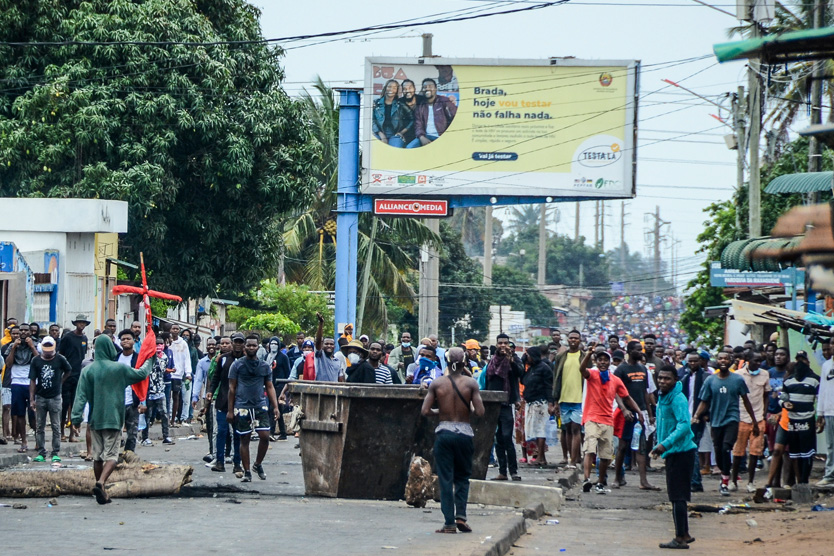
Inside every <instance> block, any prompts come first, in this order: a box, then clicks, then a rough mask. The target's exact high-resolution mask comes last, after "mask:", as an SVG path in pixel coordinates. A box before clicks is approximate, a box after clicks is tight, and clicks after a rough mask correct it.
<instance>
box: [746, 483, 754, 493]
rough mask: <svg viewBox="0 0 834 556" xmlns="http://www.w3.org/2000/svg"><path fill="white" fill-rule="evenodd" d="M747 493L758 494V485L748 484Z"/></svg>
mask: <svg viewBox="0 0 834 556" xmlns="http://www.w3.org/2000/svg"><path fill="white" fill-rule="evenodd" d="M747 492H750V493H753V492H756V485H754V484H753V483H747Z"/></svg>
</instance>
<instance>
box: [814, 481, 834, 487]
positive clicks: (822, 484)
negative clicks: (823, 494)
mask: <svg viewBox="0 0 834 556" xmlns="http://www.w3.org/2000/svg"><path fill="white" fill-rule="evenodd" d="M831 485H834V481H832V480H831V479H822V480H820V481H817V486H818V487H824V486H831Z"/></svg>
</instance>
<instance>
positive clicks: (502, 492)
mask: <svg viewBox="0 0 834 556" xmlns="http://www.w3.org/2000/svg"><path fill="white" fill-rule="evenodd" d="M469 503H470V504H486V505H488V506H509V507H511V508H526V507H533V506H536V505H537V504H541V505H542V506H543V507H544V511H545V512H546V513H550V514H552V513H554V512H557V511H558V510H559V508H560V507H561V506H562V489H560V488H554V487H546V486H537V485H525V484H523V483H518V482H509V481H476V480H472V481H469Z"/></svg>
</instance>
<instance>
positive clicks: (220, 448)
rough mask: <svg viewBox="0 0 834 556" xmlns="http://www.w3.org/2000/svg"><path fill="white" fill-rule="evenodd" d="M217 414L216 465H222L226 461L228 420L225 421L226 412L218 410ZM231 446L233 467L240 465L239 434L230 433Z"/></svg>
mask: <svg viewBox="0 0 834 556" xmlns="http://www.w3.org/2000/svg"><path fill="white" fill-rule="evenodd" d="M216 416H217V455H216V456H215V458H216V459H217V465H224V464H225V462H226V435H228V434H229V422H228V421H226V412H225V411H218V412H217V413H216ZM232 446H233V447H234V453H233V454H232V461H233V462H234V464H235V467H240V436H238V435H236V434H233V435H232Z"/></svg>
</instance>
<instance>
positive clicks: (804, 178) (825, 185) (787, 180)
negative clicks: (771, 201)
mask: <svg viewBox="0 0 834 556" xmlns="http://www.w3.org/2000/svg"><path fill="white" fill-rule="evenodd" d="M832 180H834V172H806V173H803V174H785V175H783V176H779V177H778V178H776V179H775V180H773V181H772V182H770V183H769V184H767V187H765V193H813V192H814V191H830V190H832V189H834V187H832V186H834V181H832Z"/></svg>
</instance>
